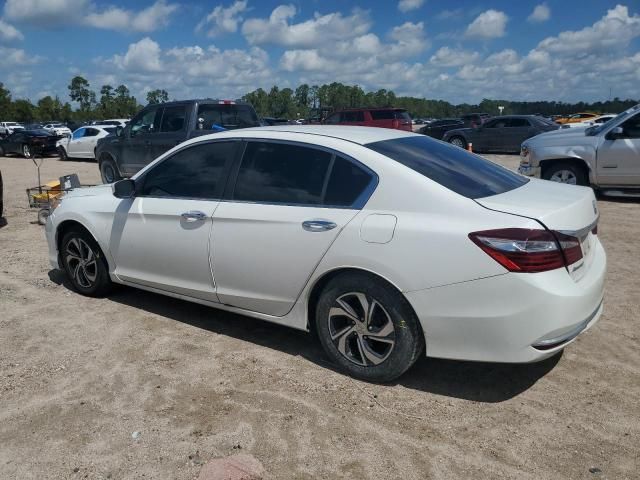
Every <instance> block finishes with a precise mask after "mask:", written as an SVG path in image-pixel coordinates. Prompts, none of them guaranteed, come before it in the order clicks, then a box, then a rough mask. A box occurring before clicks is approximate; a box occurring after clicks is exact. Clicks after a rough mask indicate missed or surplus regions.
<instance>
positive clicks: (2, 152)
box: [0, 146, 4, 157]
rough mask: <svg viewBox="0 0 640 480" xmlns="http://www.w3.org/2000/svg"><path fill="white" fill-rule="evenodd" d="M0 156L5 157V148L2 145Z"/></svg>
mask: <svg viewBox="0 0 640 480" xmlns="http://www.w3.org/2000/svg"><path fill="white" fill-rule="evenodd" d="M0 157H4V148H2V146H0Z"/></svg>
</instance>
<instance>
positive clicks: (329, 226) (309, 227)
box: [302, 219, 337, 232]
mask: <svg viewBox="0 0 640 480" xmlns="http://www.w3.org/2000/svg"><path fill="white" fill-rule="evenodd" d="M336 227H337V225H336V224H335V223H334V222H331V221H329V220H320V219H318V220H305V221H304V222H302V228H303V229H304V230H306V231H307V232H326V231H327V230H333V229H334V228H336Z"/></svg>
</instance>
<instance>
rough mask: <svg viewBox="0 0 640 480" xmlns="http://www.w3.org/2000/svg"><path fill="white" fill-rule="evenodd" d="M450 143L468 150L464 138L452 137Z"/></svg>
mask: <svg viewBox="0 0 640 480" xmlns="http://www.w3.org/2000/svg"><path fill="white" fill-rule="evenodd" d="M449 143H450V144H451V145H455V146H456V147H460V148H467V142H466V141H465V139H464V138H462V137H451V138H450V139H449Z"/></svg>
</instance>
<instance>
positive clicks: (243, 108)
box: [198, 103, 260, 130]
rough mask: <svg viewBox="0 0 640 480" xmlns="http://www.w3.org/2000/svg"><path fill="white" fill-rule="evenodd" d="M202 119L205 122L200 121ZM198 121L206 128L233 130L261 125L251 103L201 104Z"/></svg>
mask: <svg viewBox="0 0 640 480" xmlns="http://www.w3.org/2000/svg"><path fill="white" fill-rule="evenodd" d="M200 119H202V120H203V122H200ZM198 122H199V123H202V125H203V128H204V130H217V129H218V127H222V128H225V129H227V130H232V129H234V128H247V127H259V126H260V122H259V121H258V116H257V115H256V112H255V110H254V109H253V107H250V106H249V105H232V104H215V103H205V104H201V105H199V106H198Z"/></svg>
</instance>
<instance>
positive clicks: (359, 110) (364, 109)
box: [333, 107, 407, 113]
mask: <svg viewBox="0 0 640 480" xmlns="http://www.w3.org/2000/svg"><path fill="white" fill-rule="evenodd" d="M371 110H376V111H379V110H395V111H397V110H403V111H406V110H407V109H406V108H402V107H363V108H343V109H341V110H336V111H335V112H333V113H339V112H370V111H371Z"/></svg>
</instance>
